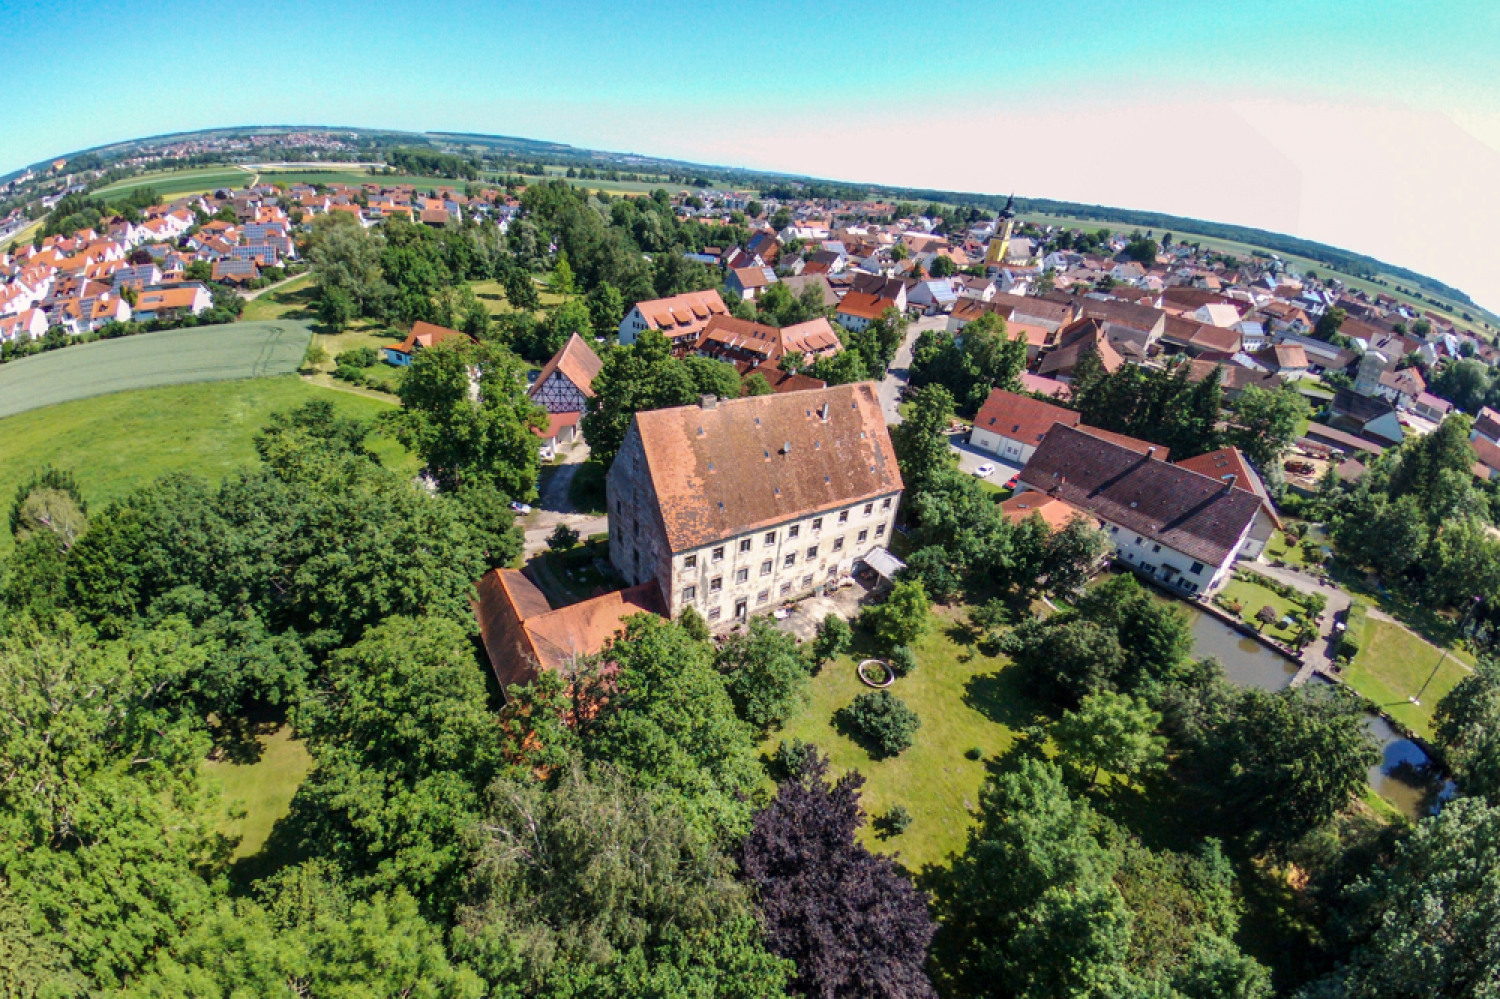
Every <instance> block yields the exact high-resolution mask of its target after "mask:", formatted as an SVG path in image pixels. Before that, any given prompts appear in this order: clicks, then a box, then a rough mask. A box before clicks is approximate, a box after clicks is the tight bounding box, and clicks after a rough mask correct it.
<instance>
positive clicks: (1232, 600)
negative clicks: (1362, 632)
mask: <svg viewBox="0 0 1500 999" xmlns="http://www.w3.org/2000/svg"><path fill="white" fill-rule="evenodd" d="M1213 602H1214V606H1216V607H1218V608H1219V609H1221V610H1224V611H1228V612H1229V613H1230V614H1233V615H1235V616H1236V617H1238V618H1239V619H1240V620H1241V621H1243V622H1244V623H1245V624H1247V625H1249V626H1250V627H1252V628H1254V629H1255V630H1257V631H1259V632H1260V633H1261V634H1263V635H1266V636H1267V637H1269V638H1274V639H1276V640H1277V641H1278V642H1281V643H1282V644H1284V645H1289V646H1292V647H1293V648H1300V647H1301V646H1302V645H1304V644H1306V643H1307V642H1309V641H1311V640H1312V639H1313V638H1315V637H1316V636H1317V631H1318V616H1319V615H1320V614H1322V613H1323V608H1324V607H1326V606H1327V604H1328V598H1327V597H1325V596H1323V595H1322V594H1321V593H1303V592H1302V591H1301V590H1298V589H1296V588H1294V587H1291V586H1288V585H1286V584H1285V583H1280V582H1278V581H1276V580H1274V579H1271V578H1269V577H1267V576H1262V575H1259V574H1258V573H1253V572H1250V571H1248V570H1246V569H1236V570H1235V573H1234V578H1233V579H1231V580H1230V581H1229V582H1228V583H1226V584H1225V585H1224V588H1223V589H1222V590H1220V591H1219V592H1218V593H1216V594H1214V598H1213Z"/></svg>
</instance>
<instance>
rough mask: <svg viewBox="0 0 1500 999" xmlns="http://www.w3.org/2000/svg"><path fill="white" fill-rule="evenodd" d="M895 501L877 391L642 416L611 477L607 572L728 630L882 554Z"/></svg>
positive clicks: (818, 393)
mask: <svg viewBox="0 0 1500 999" xmlns="http://www.w3.org/2000/svg"><path fill="white" fill-rule="evenodd" d="M901 490H902V482H901V472H900V470H899V468H898V467H897V464H896V454H895V451H894V449H893V448H892V446H891V439H890V434H889V433H888V432H887V431H886V423H885V417H884V414H883V413H882V410H881V406H880V397H879V393H878V391H877V387H876V386H875V384H874V383H871V382H861V383H858V384H854V385H838V386H832V387H829V388H825V389H820V390H814V391H806V392H788V393H776V394H773V395H763V396H752V397H746V398H741V399H728V400H723V401H719V400H716V399H714V398H713V397H711V396H710V397H705V398H704V400H703V401H702V403H700V405H698V406H683V407H678V408H674V409H659V410H650V411H643V412H638V413H636V414H635V417H634V418H633V419H632V421H631V425H630V429H629V430H628V431H627V432H626V435H625V442H624V444H623V445H622V446H621V448H620V451H619V454H618V455H616V457H615V460H614V464H613V465H611V466H610V470H609V475H608V478H607V480H606V493H607V497H608V507H609V555H610V561H611V563H613V565H614V566H615V569H616V570H617V571H618V572H619V573H620V574H621V575H622V576H623V577H624V578H625V579H626V580H627V581H629V582H630V583H631V584H632V585H639V584H642V583H646V582H649V581H652V580H655V581H656V582H657V583H658V585H660V587H661V591H662V595H663V598H664V602H665V603H666V605H667V607H668V609H669V612H670V614H671V616H672V617H676V616H677V615H678V614H680V613H681V612H682V610H683V608H685V607H689V606H691V607H695V608H697V609H698V611H699V612H700V613H702V614H703V616H704V618H705V619H706V620H707V621H708V622H709V624H710V625H711V626H712V627H715V628H722V627H725V626H727V625H728V624H730V623H731V622H734V621H741V620H744V619H745V618H746V617H748V616H749V615H750V614H752V613H759V612H761V611H766V610H770V609H771V607H772V606H773V602H783V601H786V600H790V599H795V598H798V597H802V596H806V595H807V594H809V593H812V592H813V591H814V590H815V589H817V588H819V587H822V586H824V585H826V584H828V583H830V582H836V581H838V580H839V579H840V578H842V577H844V576H847V575H848V574H849V573H851V572H852V571H853V569H854V566H855V563H856V562H859V561H865V560H868V559H870V558H872V557H879V556H877V555H876V553H877V552H879V553H882V555H883V554H884V548H885V545H886V544H888V543H889V541H890V537H891V531H892V529H893V526H894V523H895V516H896V509H897V507H898V506H899V504H900V499H901Z"/></svg>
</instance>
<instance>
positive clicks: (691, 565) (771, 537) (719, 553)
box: [637, 496, 891, 569]
mask: <svg viewBox="0 0 1500 999" xmlns="http://www.w3.org/2000/svg"><path fill="white" fill-rule="evenodd" d="M890 508H891V498H890V497H889V496H887V497H886V498H885V499H883V500H881V502H880V509H882V510H889V509H890ZM874 512H875V504H874V503H866V504H865V509H864V516H866V517H868V516H870V514H872V513H874ZM838 523H839V524H847V523H849V511H848V510H840V511H839V514H838ZM822 529H823V518H822V517H814V518H813V522H812V530H813V531H821V530H822ZM801 533H802V525H801V524H793V525H792V526H790V527H788V528H787V529H786V536H787V539H788V540H790V539H793V538H796V537H798V536H799V535H800V534H801ZM637 534H639V525H637ZM875 534H876V536H877V537H879V536H880V535H883V534H885V525H884V524H881V525H880V526H879V527H877V528H876V529H875ZM868 535H869V532H868V531H861V532H860V533H859V540H860V541H864V540H865V538H866V537H868ZM762 544H763V545H764V546H765V547H767V548H769V547H772V546H773V545H775V544H776V532H775V531H767V532H766V533H765V537H764V539H763V540H762ZM843 544H844V539H843V538H839V539H838V540H837V541H835V542H834V551H838V550H839V548H841V547H842V546H843ZM739 546H740V547H739V550H740V552H741V553H744V552H748V551H749V550H750V549H751V547H752V546H753V539H751V538H741V539H740V542H739ZM725 550H726V546H725V545H718V546H716V547H715V548H714V549H713V550H712V551H710V552H709V560H710V561H711V562H722V561H724V552H725ZM812 552H813V554H816V552H817V546H816V545H814V546H813V549H812ZM813 554H810V555H809V556H808V557H809V558H811V557H813ZM788 558H790V556H788ZM791 564H792V563H791V562H787V565H791ZM682 567H683V568H684V569H696V568H698V553H697V552H693V553H691V554H689V555H684V556H683V558H682Z"/></svg>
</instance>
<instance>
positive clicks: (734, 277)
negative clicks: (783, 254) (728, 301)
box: [724, 267, 779, 302]
mask: <svg viewBox="0 0 1500 999" xmlns="http://www.w3.org/2000/svg"><path fill="white" fill-rule="evenodd" d="M778 280H779V279H778V278H777V277H776V270H775V269H774V268H771V267H731V268H730V269H729V272H728V273H727V274H725V275H724V288H725V289H726V290H727V291H728V292H729V293H730V294H732V295H738V296H739V297H740V298H741V299H743V300H744V301H747V302H748V301H751V300H753V299H757V298H759V297H760V293H761V292H763V291H765V290H766V289H767V288H769V287H770V286H771V285H773V284H775V283H776V282H777V281H778Z"/></svg>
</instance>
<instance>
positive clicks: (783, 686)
mask: <svg viewBox="0 0 1500 999" xmlns="http://www.w3.org/2000/svg"><path fill="white" fill-rule="evenodd" d="M714 665H715V666H716V667H717V668H718V670H719V672H721V673H723V674H724V680H725V687H726V688H727V689H728V691H729V696H730V698H731V699H732V700H733V701H734V706H735V710H736V711H737V712H738V713H739V716H740V717H741V718H743V719H744V720H745V721H746V722H748V723H749V724H750V725H751V726H752V727H754V728H755V729H757V730H760V731H765V730H766V729H769V728H771V727H772V726H775V725H780V724H781V723H782V722H783V721H785V720H786V719H787V717H788V716H789V715H791V714H792V712H793V711H795V710H796V709H797V708H798V706H799V705H801V703H802V702H803V700H805V699H806V696H807V681H808V664H807V660H806V659H805V658H804V657H803V655H802V653H801V651H800V650H798V648H797V640H796V638H794V637H793V636H791V635H789V634H787V633H786V632H784V631H781V630H780V629H778V628H777V627H775V626H774V625H773V624H772V623H771V622H770V620H769V619H767V618H765V617H757V618H754V619H752V620H751V622H750V627H749V629H748V630H747V631H745V632H743V633H741V634H737V635H731V636H730V637H729V639H728V640H727V641H725V642H724V644H723V645H722V646H721V647H720V649H719V653H718V655H717V656H716V657H715V661H714Z"/></svg>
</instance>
